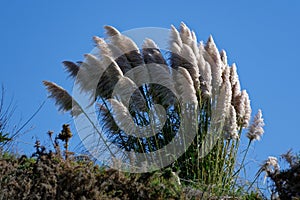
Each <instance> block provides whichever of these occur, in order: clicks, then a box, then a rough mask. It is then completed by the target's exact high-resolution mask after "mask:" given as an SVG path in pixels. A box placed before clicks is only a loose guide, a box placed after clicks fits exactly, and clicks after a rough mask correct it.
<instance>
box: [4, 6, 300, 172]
mask: <svg viewBox="0 0 300 200" xmlns="http://www.w3.org/2000/svg"><path fill="white" fill-rule="evenodd" d="M0 10H1V11H0V30H1V31H0V57H1V64H0V69H1V70H0V82H1V83H3V84H4V86H5V88H6V90H7V93H6V95H7V100H8V99H9V98H10V97H12V96H13V97H14V100H15V102H16V105H17V110H16V112H15V116H14V121H15V122H17V121H18V120H19V119H20V118H22V120H23V121H25V120H26V119H28V118H29V117H30V115H31V114H32V113H33V112H34V111H35V110H36V109H37V108H38V106H39V105H40V104H41V103H42V102H43V101H44V100H45V99H46V97H47V92H46V91H45V89H44V87H43V85H42V80H51V81H54V82H56V83H58V84H60V85H62V86H64V87H65V88H67V89H68V90H69V91H71V89H72V80H71V79H67V78H66V77H67V74H66V73H64V69H63V67H62V64H61V62H62V61H64V60H71V61H79V60H82V58H83V56H82V55H83V54H84V53H88V52H90V51H91V50H92V48H93V42H92V36H94V35H98V36H100V37H101V36H102V37H103V36H104V31H103V26H104V25H113V26H115V27H116V28H118V29H119V30H120V31H125V30H129V29H132V28H140V27H148V26H151V27H162V28H169V27H170V25H171V24H174V25H175V26H177V27H178V26H179V24H180V22H181V21H183V22H185V23H186V24H187V25H188V26H189V27H190V28H191V29H192V30H194V31H195V32H196V34H197V37H198V39H199V40H204V41H206V39H207V38H208V36H209V35H210V34H212V35H213V37H214V39H215V42H216V44H217V46H218V48H219V49H225V50H226V51H227V55H228V58H229V63H230V64H231V63H232V62H235V63H237V67H238V73H239V76H240V81H241V84H242V88H243V89H246V90H247V91H248V92H249V94H250V98H251V104H252V108H253V111H254V112H256V111H257V109H259V108H261V109H262V110H263V115H264V118H265V122H266V127H265V135H264V136H263V139H262V140H261V141H260V142H256V143H255V144H254V145H253V146H252V148H251V151H250V156H251V157H250V158H251V159H252V158H253V159H254V160H255V162H254V166H255V167H256V166H258V164H259V163H260V162H261V161H262V160H264V159H266V158H267V156H269V155H275V156H277V155H280V154H282V153H284V152H286V151H287V150H288V149H290V148H293V149H294V150H295V151H296V152H299V151H300V145H299V144H300V133H299V129H298V128H299V113H300V105H299V100H300V90H299V74H300V66H299V61H298V59H299V47H300V39H299V36H300V22H299V19H300V12H299V10H300V1H296V0H295V1H287V2H284V1H275V0H274V1H258V0H252V1H190V2H188V1H149V2H148V1H147V2H143V1H128V2H125V1H119V2H117V1H96V0H89V1H33V0H26V1H16V0H10V1H8V0H2V1H1V2H0ZM63 123H72V119H71V118H70V116H69V115H67V114H66V115H63V114H62V113H58V112H57V109H56V107H55V106H54V102H53V101H52V100H47V101H46V104H45V106H44V107H43V108H42V110H41V111H40V112H39V113H38V115H37V116H36V117H35V118H34V119H33V120H32V121H31V122H30V124H29V126H27V127H26V129H25V130H28V129H30V131H29V132H26V134H24V136H22V137H21V138H19V139H18V141H20V142H21V143H20V145H19V146H18V151H19V152H22V151H25V152H32V151H33V143H34V141H35V137H37V138H38V139H40V140H41V141H47V138H46V137H45V136H46V132H47V131H48V130H54V131H55V132H56V133H58V132H59V131H60V130H61V125H62V124H63ZM31 127H32V128H33V129H31ZM73 131H74V132H75V129H73ZM73 143H74V145H76V144H77V142H75V141H73Z"/></svg>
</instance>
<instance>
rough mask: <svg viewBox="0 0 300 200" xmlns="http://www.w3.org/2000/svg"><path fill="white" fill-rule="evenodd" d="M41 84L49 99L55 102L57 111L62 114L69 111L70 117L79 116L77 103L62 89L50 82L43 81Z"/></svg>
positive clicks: (79, 111)
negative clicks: (44, 87)
mask: <svg viewBox="0 0 300 200" xmlns="http://www.w3.org/2000/svg"><path fill="white" fill-rule="evenodd" d="M43 84H44V85H45V86H46V88H47V90H48V92H49V93H50V95H49V98H52V99H54V100H55V105H56V106H58V110H60V111H64V112H67V111H71V115H72V116H78V115H79V114H81V110H80V107H79V106H78V103H77V102H76V101H75V100H74V99H73V98H72V96H71V95H70V94H69V93H68V92H67V91H66V90H65V89H64V88H62V87H61V86H59V85H57V84H56V83H53V82H50V81H43Z"/></svg>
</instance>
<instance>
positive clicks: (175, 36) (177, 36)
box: [170, 25, 182, 52]
mask: <svg viewBox="0 0 300 200" xmlns="http://www.w3.org/2000/svg"><path fill="white" fill-rule="evenodd" d="M170 41H171V42H172V43H173V42H175V43H176V44H177V46H179V47H182V40H181V37H180V34H179V32H178V31H177V29H176V28H175V27H174V26H173V25H171V38H170ZM171 47H172V45H171ZM171 51H172V52H173V50H172V49H171Z"/></svg>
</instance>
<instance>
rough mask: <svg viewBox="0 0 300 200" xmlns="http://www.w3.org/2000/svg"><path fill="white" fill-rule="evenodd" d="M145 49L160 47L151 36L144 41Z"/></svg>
mask: <svg viewBox="0 0 300 200" xmlns="http://www.w3.org/2000/svg"><path fill="white" fill-rule="evenodd" d="M142 47H143V49H159V48H158V46H157V44H155V42H154V41H153V40H151V39H149V38H146V39H145V40H144V43H143V46H142Z"/></svg>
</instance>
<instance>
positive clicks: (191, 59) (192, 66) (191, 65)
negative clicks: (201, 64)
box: [180, 44, 200, 90]
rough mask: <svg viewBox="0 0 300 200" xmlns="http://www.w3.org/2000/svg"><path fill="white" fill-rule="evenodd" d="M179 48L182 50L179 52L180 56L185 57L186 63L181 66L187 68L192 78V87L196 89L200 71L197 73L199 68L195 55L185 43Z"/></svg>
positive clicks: (198, 83) (198, 84)
mask: <svg viewBox="0 0 300 200" xmlns="http://www.w3.org/2000/svg"><path fill="white" fill-rule="evenodd" d="M181 50H182V52H181V55H180V56H182V57H183V59H185V60H186V61H187V63H186V65H184V66H181V67H184V68H186V69H187V70H188V72H189V73H190V75H191V78H192V80H193V83H194V87H195V89H196V90H197V89H198V88H199V86H200V82H199V76H200V73H199V68H198V65H197V59H196V56H195V54H194V52H193V50H192V49H191V48H190V47H189V46H188V45H186V44H183V47H182V49H181Z"/></svg>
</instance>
